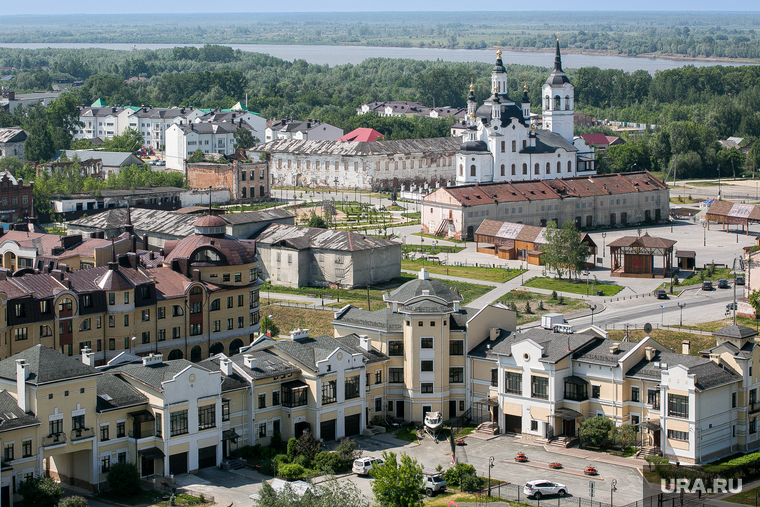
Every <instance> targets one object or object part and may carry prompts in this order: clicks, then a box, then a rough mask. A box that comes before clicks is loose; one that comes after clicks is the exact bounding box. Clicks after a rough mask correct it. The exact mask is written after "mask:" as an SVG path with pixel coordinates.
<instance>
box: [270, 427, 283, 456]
mask: <svg viewBox="0 0 760 507" xmlns="http://www.w3.org/2000/svg"><path fill="white" fill-rule="evenodd" d="M269 447H270V448H272V449H274V450H275V451H277V452H282V451H284V450H285V442H283V441H282V433H280V432H279V431H275V432H274V433H272V438H270V439H269Z"/></svg>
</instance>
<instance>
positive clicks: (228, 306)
mask: <svg viewBox="0 0 760 507" xmlns="http://www.w3.org/2000/svg"><path fill="white" fill-rule="evenodd" d="M233 301H234V299H233V297H232V296H227V308H232V302H233Z"/></svg>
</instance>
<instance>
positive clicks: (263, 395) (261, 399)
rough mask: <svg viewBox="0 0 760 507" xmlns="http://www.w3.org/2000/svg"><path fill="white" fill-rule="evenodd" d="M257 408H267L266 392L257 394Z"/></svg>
mask: <svg viewBox="0 0 760 507" xmlns="http://www.w3.org/2000/svg"><path fill="white" fill-rule="evenodd" d="M259 408H267V393H261V394H259Z"/></svg>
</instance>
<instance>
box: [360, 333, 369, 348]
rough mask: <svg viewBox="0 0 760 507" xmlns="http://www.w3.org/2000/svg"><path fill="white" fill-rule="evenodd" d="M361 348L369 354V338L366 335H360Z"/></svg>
mask: <svg viewBox="0 0 760 507" xmlns="http://www.w3.org/2000/svg"><path fill="white" fill-rule="evenodd" d="M359 348H360V349H362V350H363V351H364V352H369V336H367V335H366V334H360V335H359Z"/></svg>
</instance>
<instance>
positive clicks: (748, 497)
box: [723, 487, 760, 505]
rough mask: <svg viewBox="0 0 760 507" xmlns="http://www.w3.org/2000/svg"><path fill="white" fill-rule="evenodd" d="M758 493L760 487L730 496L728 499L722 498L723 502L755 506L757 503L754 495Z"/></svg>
mask: <svg viewBox="0 0 760 507" xmlns="http://www.w3.org/2000/svg"><path fill="white" fill-rule="evenodd" d="M758 492H760V487H757V488H752V489H744V490H742V492H741V493H737V494H735V495H731V496H729V497H728V498H724V499H723V501H724V502H733V503H741V504H744V505H755V503H756V502H757V498H756V495H757V494H758Z"/></svg>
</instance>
